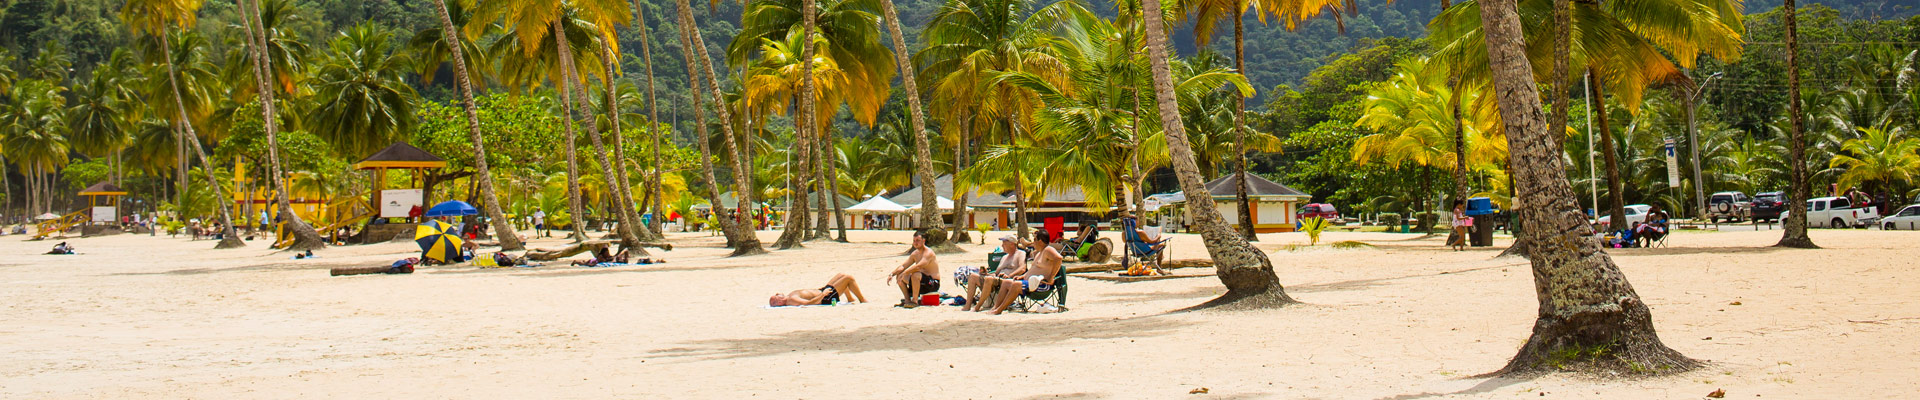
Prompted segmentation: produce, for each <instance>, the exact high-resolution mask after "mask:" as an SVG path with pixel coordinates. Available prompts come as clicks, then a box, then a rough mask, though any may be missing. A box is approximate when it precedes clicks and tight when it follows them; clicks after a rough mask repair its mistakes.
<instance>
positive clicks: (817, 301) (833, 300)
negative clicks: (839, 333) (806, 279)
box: [767, 274, 867, 307]
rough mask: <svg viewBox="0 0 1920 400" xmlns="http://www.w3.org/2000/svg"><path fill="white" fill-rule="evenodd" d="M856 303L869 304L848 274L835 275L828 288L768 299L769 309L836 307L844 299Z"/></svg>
mask: <svg viewBox="0 0 1920 400" xmlns="http://www.w3.org/2000/svg"><path fill="white" fill-rule="evenodd" d="M842 296H844V299H845V300H849V301H852V302H855V303H865V302H867V295H865V294H862V293H860V285H859V284H856V283H854V282H853V277H851V276H847V274H833V278H832V279H828V280H827V285H826V286H821V287H820V288H819V289H800V290H795V291H792V292H787V294H779V293H774V294H773V297H772V298H768V299H767V306H769V307H786V306H812V305H826V306H830V305H834V304H837V303H840V301H841V300H842V299H843V297H842Z"/></svg>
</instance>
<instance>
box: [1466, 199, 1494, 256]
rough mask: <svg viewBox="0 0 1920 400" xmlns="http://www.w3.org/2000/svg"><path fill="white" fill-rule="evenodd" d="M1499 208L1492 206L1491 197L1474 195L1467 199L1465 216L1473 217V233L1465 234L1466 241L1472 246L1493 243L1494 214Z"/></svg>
mask: <svg viewBox="0 0 1920 400" xmlns="http://www.w3.org/2000/svg"><path fill="white" fill-rule="evenodd" d="M1499 212H1500V210H1498V209H1494V208H1493V199H1490V198H1486V197H1474V198H1470V199H1467V216H1469V217H1473V234H1471V235H1468V236H1467V243H1468V244H1470V245H1473V246H1474V247H1487V246H1492V245H1493V228H1494V227H1495V226H1496V224H1494V221H1493V216H1494V214H1497V213H1499Z"/></svg>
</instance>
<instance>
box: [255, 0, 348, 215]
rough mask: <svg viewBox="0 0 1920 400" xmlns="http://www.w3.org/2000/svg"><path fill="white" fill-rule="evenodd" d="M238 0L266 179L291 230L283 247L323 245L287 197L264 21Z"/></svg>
mask: <svg viewBox="0 0 1920 400" xmlns="http://www.w3.org/2000/svg"><path fill="white" fill-rule="evenodd" d="M240 3H241V4H240V6H241V7H242V8H243V10H242V12H244V13H245V14H244V15H243V16H242V19H245V20H246V21H245V23H243V24H242V25H244V26H246V27H247V31H248V35H247V36H248V38H249V39H251V40H249V41H248V44H249V46H248V48H249V51H248V53H249V54H251V55H252V56H253V70H254V81H255V82H256V83H257V84H256V86H258V87H259V89H258V90H259V91H260V112H261V120H262V121H263V123H264V124H265V130H266V133H267V164H268V167H269V169H268V173H269V174H272V175H273V178H272V180H271V181H270V182H272V183H273V186H274V188H275V191H276V193H277V194H276V195H275V196H274V201H275V203H276V205H275V206H276V207H277V208H275V213H276V214H279V215H280V218H281V220H283V221H285V224H286V226H287V229H286V232H288V233H291V234H293V243H289V244H288V245H287V249H288V250H294V251H306V250H315V249H324V248H326V247H327V239H326V238H323V237H321V236H320V232H319V231H315V230H313V226H310V225H307V223H306V221H302V220H300V216H299V215H298V214H294V213H293V203H292V202H291V201H289V200H288V197H289V196H292V192H293V189H292V188H289V187H288V186H287V177H286V174H284V173H282V172H281V171H282V170H281V167H280V138H279V136H280V135H279V121H277V120H278V119H279V115H280V113H279V112H278V111H276V110H275V109H274V88H273V84H272V83H273V82H274V79H273V67H272V65H273V64H272V62H273V61H272V59H270V58H267V54H266V51H267V50H266V46H267V38H266V32H265V28H266V25H265V22H263V21H261V20H260V10H259V8H258V7H259V6H258V4H256V3H255V2H253V1H245V0H243V1H240ZM248 197H249V199H248V202H247V204H249V205H251V204H253V202H252V199H251V197H252V196H248ZM249 212H251V211H249ZM267 222H269V221H260V223H267ZM276 239H277V238H276Z"/></svg>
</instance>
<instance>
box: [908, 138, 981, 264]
mask: <svg viewBox="0 0 1920 400" xmlns="http://www.w3.org/2000/svg"><path fill="white" fill-rule="evenodd" d="M970 121H972V118H971V117H969V118H961V119H960V122H959V125H960V132H959V134H958V135H955V136H958V137H959V139H960V142H959V143H958V144H957V145H955V146H953V175H952V176H953V178H952V179H953V193H954V195H956V196H957V197H955V198H954V199H953V222H952V225H951V226H952V227H953V228H952V230H953V235H952V238H951V239H950V240H948V242H949V243H943V244H944V245H948V246H953V245H955V244H958V243H965V242H967V241H968V240H967V228H968V226H967V225H966V224H967V216H968V214H967V201H969V200H970V199H968V197H970V196H968V195H970V194H972V193H973V191H970V190H967V191H963V190H960V166H962V165H967V151H968V150H971V149H972V143H971V142H972V140H971V139H972V137H971V136H970V135H969V133H970V132H972V131H971V129H972V127H973V124H972V123H970ZM923 132H924V131H923ZM922 139H924V137H922ZM915 157H918V155H915ZM928 168H929V169H931V168H932V162H931V161H929V162H928ZM932 175H933V174H932V173H928V174H926V175H921V178H920V182H921V183H920V187H921V190H920V191H921V192H933V190H931V189H933V188H934V186H933V179H928V178H927V176H932ZM937 196H939V195H938V194H931V195H930V194H928V193H921V194H920V200H921V203H920V204H933V205H935V206H938V205H939V204H938V203H936V202H937V201H938V200H937V199H938V197H937ZM922 207H925V206H922ZM934 224H935V225H926V224H924V223H923V224H922V225H921V226H936V225H938V224H939V221H938V220H937V219H936V220H935V221H934ZM996 228H998V227H996ZM943 248H944V246H943ZM953 249H954V250H958V249H959V247H958V246H954V247H953ZM934 251H935V252H939V251H942V249H941V248H935V249H934Z"/></svg>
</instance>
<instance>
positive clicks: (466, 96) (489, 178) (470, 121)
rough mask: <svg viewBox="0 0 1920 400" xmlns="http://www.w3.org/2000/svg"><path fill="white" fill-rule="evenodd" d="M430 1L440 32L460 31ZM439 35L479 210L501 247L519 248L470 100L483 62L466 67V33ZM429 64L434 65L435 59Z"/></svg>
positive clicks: (440, 2) (440, 1)
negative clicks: (456, 91) (454, 84)
mask: <svg viewBox="0 0 1920 400" xmlns="http://www.w3.org/2000/svg"><path fill="white" fill-rule="evenodd" d="M432 1H433V6H434V10H435V11H438V12H439V13H440V27H439V29H440V31H441V32H464V30H462V29H460V28H459V27H460V26H461V25H455V24H454V23H453V17H452V14H451V13H449V12H448V11H447V3H446V1H445V0H432ZM461 10H463V12H461V15H462V17H463V19H464V17H465V16H466V13H465V12H464V10H465V8H462V9H461ZM464 22H471V21H464ZM440 39H441V40H442V41H443V42H445V43H446V47H445V49H446V50H447V53H446V54H447V56H448V57H447V59H448V60H451V61H452V62H453V75H454V78H455V79H456V80H458V81H459V83H460V85H459V86H460V104H461V107H462V108H463V109H464V110H465V111H466V115H467V137H468V139H469V140H470V141H472V142H473V159H474V161H473V165H474V174H475V175H478V177H477V179H478V180H479V182H478V185H479V190H480V195H481V196H483V197H482V200H483V201H482V203H484V204H482V205H481V206H482V210H485V212H486V213H487V219H488V220H489V221H490V222H492V223H493V228H494V229H493V230H494V232H499V237H500V239H499V240H500V249H501V250H520V249H523V248H525V245H524V244H522V243H521V242H520V235H519V234H516V233H514V232H515V230H514V229H513V225H512V223H511V221H509V220H508V219H507V217H506V213H504V212H502V211H501V210H500V197H499V195H498V194H497V191H496V189H495V188H496V186H495V185H494V181H493V170H492V168H491V166H489V165H488V164H487V146H486V141H485V140H484V139H483V138H482V137H481V135H480V111H479V109H478V108H476V107H475V106H474V104H473V87H474V82H473V81H474V78H473V76H474V72H476V71H483V70H484V68H483V67H482V65H484V64H485V63H482V62H475V63H473V64H471V65H472V67H471V68H472V69H469V68H470V67H469V66H468V65H469V64H468V63H467V57H466V55H467V53H468V50H469V49H473V50H478V48H479V47H478V46H473V47H468V45H467V44H468V43H472V40H471V38H470V37H467V36H466V35H462V34H442V35H441V36H440ZM473 54H482V56H481V58H482V59H485V58H486V57H485V56H484V53H479V52H474V53H473ZM423 57H426V60H435V59H437V57H434V53H432V52H427V53H424V55H423ZM432 64H435V65H438V64H439V63H432ZM522 215H525V214H522Z"/></svg>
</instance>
